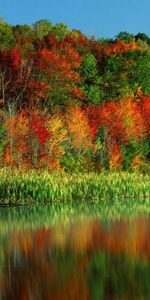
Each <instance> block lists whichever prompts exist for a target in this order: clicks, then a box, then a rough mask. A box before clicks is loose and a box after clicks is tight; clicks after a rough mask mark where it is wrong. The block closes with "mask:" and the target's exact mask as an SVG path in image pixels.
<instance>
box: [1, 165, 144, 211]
mask: <svg viewBox="0 0 150 300" xmlns="http://www.w3.org/2000/svg"><path fill="white" fill-rule="evenodd" d="M131 199H136V200H139V199H141V200H142V199H146V200H147V201H149V200H150V176H149V175H145V174H140V173H127V172H113V173H100V174H97V173H92V172H91V173H86V174H76V173H75V174H68V173H63V172H62V173H60V172H54V173H48V172H46V171H44V172H41V173H40V172H36V171H28V172H26V173H25V172H19V171H17V170H15V171H11V170H9V169H1V170H0V204H1V205H13V204H15V205H17V204H34V203H49V202H50V203H72V202H73V203H76V202H81V201H87V202H89V201H91V202H92V201H94V202H99V201H103V200H108V201H109V200H110V201H118V200H119V201H125V200H130V201H131Z"/></svg>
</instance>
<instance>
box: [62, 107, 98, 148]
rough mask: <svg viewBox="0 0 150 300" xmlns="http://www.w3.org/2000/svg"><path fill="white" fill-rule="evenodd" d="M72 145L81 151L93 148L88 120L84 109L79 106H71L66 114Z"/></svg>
mask: <svg viewBox="0 0 150 300" xmlns="http://www.w3.org/2000/svg"><path fill="white" fill-rule="evenodd" d="M66 124H67V127H68V130H69V134H70V138H71V145H72V146H73V148H74V149H75V150H77V151H79V152H82V153H83V152H86V151H88V150H90V149H91V148H92V137H91V135H90V128H89V124H88V120H87V117H86V115H85V114H84V112H83V110H82V109H81V108H80V107H78V106H73V107H70V109H69V110H68V111H67V115H66Z"/></svg>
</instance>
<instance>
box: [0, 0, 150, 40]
mask: <svg viewBox="0 0 150 300" xmlns="http://www.w3.org/2000/svg"><path fill="white" fill-rule="evenodd" d="M1 2H2V3H1V4H0V16H2V17H4V19H5V21H7V22H8V23H10V24H24V23H28V24H32V23H34V22H35V21H37V20H40V19H49V20H50V21H52V23H54V24H55V23H58V22H62V23H65V24H67V25H68V26H69V28H70V29H79V30H81V31H82V32H83V33H85V34H86V35H88V36H91V35H94V36H95V37H97V38H98V37H99V38H102V37H108V38H109V37H110V38H111V37H114V36H115V35H116V34H117V33H119V32H120V31H128V32H130V33H133V34H136V33H138V32H145V33H146V34H148V35H149V36H150V0H1Z"/></svg>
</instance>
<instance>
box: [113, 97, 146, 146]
mask: <svg viewBox="0 0 150 300" xmlns="http://www.w3.org/2000/svg"><path fill="white" fill-rule="evenodd" d="M118 113H119V115H120V116H121V117H122V120H123V132H122V137H123V141H128V140H129V139H131V138H134V139H135V141H137V142H138V141H139V140H142V139H143V138H145V137H146V126H145V120H144V118H143V116H142V114H141V111H140V106H139V105H138V103H136V102H135V101H133V100H132V99H130V98H128V99H123V100H122V101H121V102H120V103H119V112H118Z"/></svg>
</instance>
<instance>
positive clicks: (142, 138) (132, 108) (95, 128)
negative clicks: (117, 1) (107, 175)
mask: <svg viewBox="0 0 150 300" xmlns="http://www.w3.org/2000/svg"><path fill="white" fill-rule="evenodd" d="M149 159H150V38H149V37H148V36H147V35H146V34H144V33H139V34H137V35H135V36H134V35H132V34H129V33H127V32H121V33H119V34H118V35H117V36H116V38H115V39H98V40H96V39H94V38H93V37H92V38H87V37H86V36H85V35H83V34H82V33H81V32H80V31H78V30H69V29H68V27H67V26H66V25H64V24H61V23H60V24H56V25H52V23H51V22H50V21H48V20H40V21H37V22H36V23H35V24H33V25H32V26H29V25H16V26H11V25H9V24H7V23H5V22H3V21H0V165H1V167H4V166H11V167H12V166H14V167H17V168H19V169H30V168H36V169H45V168H48V169H49V170H52V169H64V170H71V171H84V170H88V171H91V170H102V169H115V170H116V169H118V170H121V169H124V170H136V169H142V168H146V166H147V168H148V165H149Z"/></svg>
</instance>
